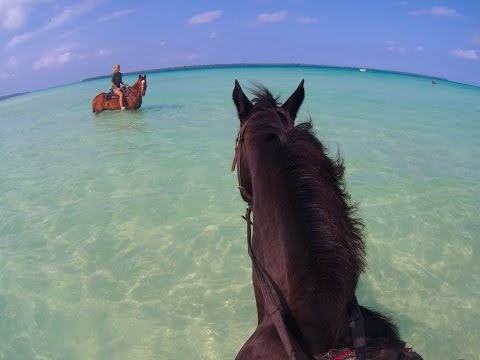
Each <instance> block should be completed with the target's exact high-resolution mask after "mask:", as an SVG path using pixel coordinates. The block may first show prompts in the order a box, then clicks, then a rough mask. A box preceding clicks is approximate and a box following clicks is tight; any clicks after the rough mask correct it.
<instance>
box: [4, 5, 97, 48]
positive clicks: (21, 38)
mask: <svg viewBox="0 0 480 360" xmlns="http://www.w3.org/2000/svg"><path fill="white" fill-rule="evenodd" d="M0 1H5V0H0ZM7 1H8V0H7ZM102 1H103V0H84V1H83V2H81V3H80V4H77V5H75V6H71V7H67V8H65V9H64V10H63V11H62V12H60V13H59V14H57V15H55V16H54V17H53V18H51V19H50V21H49V22H48V23H47V24H46V25H45V26H43V27H41V28H39V29H37V30H35V31H32V32H28V33H24V34H21V35H16V36H14V37H13V38H12V39H10V41H9V42H8V43H7V45H6V46H5V48H7V49H10V48H13V47H15V46H17V45H18V44H21V43H23V42H26V41H28V40H30V39H32V38H33V37H35V36H37V35H38V34H41V33H43V32H47V31H50V30H52V29H55V28H57V27H60V26H62V25H63V24H65V23H66V22H68V21H69V20H71V19H73V18H75V17H76V16H79V15H82V14H84V13H85V12H88V11H90V10H92V9H93V8H95V7H96V6H98V5H99V4H100V3H101V2H102Z"/></svg>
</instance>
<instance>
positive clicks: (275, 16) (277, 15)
mask: <svg viewBox="0 0 480 360" xmlns="http://www.w3.org/2000/svg"><path fill="white" fill-rule="evenodd" d="M287 17H288V12H287V11H276V12H273V13H269V14H260V15H258V16H257V23H259V24H265V23H272V22H281V21H284V20H286V19H287Z"/></svg>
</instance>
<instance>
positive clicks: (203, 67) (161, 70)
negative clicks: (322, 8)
mask: <svg viewBox="0 0 480 360" xmlns="http://www.w3.org/2000/svg"><path fill="white" fill-rule="evenodd" d="M272 67H276V68H299V67H302V68H314V69H337V70H355V71H359V69H360V68H359V67H356V66H335V65H312V64H296V63H291V64H281V63H272V64H261V63H260V64H255V63H252V64H211V65H186V66H173V67H167V68H159V69H148V70H137V71H129V72H124V73H122V74H123V75H135V74H153V73H165V72H175V71H190V70H206V69H232V68H272ZM365 69H366V70H367V71H366V72H376V73H388V74H397V75H406V76H412V77H418V78H423V79H430V80H443V81H449V80H448V79H446V78H441V77H437V76H430V75H424V74H415V73H409V72H402V71H394V70H382V69H373V68H368V67H366V68H365ZM111 76H112V75H111V74H108V75H99V76H94V77H90V78H86V79H83V80H82V82H86V81H93V80H100V79H108V78H109V77H111ZM465 85H468V84H465Z"/></svg>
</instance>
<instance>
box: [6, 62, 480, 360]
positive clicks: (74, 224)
mask: <svg viewBox="0 0 480 360" xmlns="http://www.w3.org/2000/svg"><path fill="white" fill-rule="evenodd" d="M302 78H305V81H306V82H305V87H306V100H305V102H304V105H303V107H302V109H301V112H300V114H299V119H304V120H306V119H308V118H309V117H311V118H312V120H313V122H314V125H315V128H316V129H317V135H318V136H319V137H320V138H321V139H322V140H323V141H324V142H325V143H326V144H328V145H329V147H330V148H331V149H332V153H333V154H335V153H336V151H337V148H339V149H340V151H341V153H342V154H343V155H344V157H345V160H346V166H347V184H348V188H349V190H350V192H351V195H352V198H353V199H354V200H356V201H358V202H359V205H360V214H361V215H362V217H363V218H364V220H365V223H366V226H367V227H366V232H367V244H368V263H369V268H368V270H367V272H366V274H365V275H364V276H363V277H362V280H361V283H360V288H359V301H360V302H361V303H362V304H364V305H367V306H371V307H374V308H377V309H379V310H382V311H384V312H386V313H387V314H389V315H391V316H392V317H393V318H394V319H395V320H396V321H397V323H398V325H399V327H400V330H401V333H402V336H403V338H404V339H405V340H406V341H407V342H409V343H410V344H412V345H413V346H414V347H415V349H416V350H417V351H418V352H420V353H422V354H423V355H424V358H425V359H460V358H464V359H474V358H475V357H476V355H475V354H476V353H477V346H476V342H477V341H478V340H477V339H478V336H479V330H478V323H479V322H480V290H479V289H480V265H479V251H480V242H479V241H478V234H479V233H480V226H479V218H480V216H479V215H480V166H479V165H480V160H479V159H480V125H479V122H478V119H480V89H479V88H474V87H468V86H463V85H459V84H454V83H449V82H442V81H438V82H437V85H432V84H431V83H430V81H429V80H428V79H423V78H415V77H408V76H400V75H394V74H386V73H369V72H367V73H360V72H354V71H349V70H337V69H318V68H262V69H255V68H234V69H210V70H193V71H181V72H170V73H157V74H149V75H148V91H147V95H146V97H145V98H144V103H143V106H142V108H141V109H140V110H139V111H137V112H135V113H132V112H104V113H102V114H101V115H99V116H95V115H94V114H92V113H91V109H90V101H91V99H92V98H93V96H94V95H96V94H97V93H98V92H100V91H102V90H105V89H107V88H108V80H102V81H92V82H87V83H80V84H74V85H69V86H64V87H58V88H54V89H49V90H45V91H40V92H35V93H32V94H29V95H25V96H21V97H17V98H11V99H8V100H5V101H2V102H0V158H1V162H0V175H1V176H0V193H1V199H2V201H1V202H0V215H1V219H2V221H1V222H0V339H1V340H0V359H182V358H188V357H191V356H194V357H195V358H199V359H228V358H233V357H234V356H235V354H236V352H237V351H238V349H239V348H240V347H241V345H242V344H243V343H244V341H245V340H246V339H247V338H248V336H249V335H250V333H251V331H252V330H253V328H254V327H255V323H256V310H255V304H254V298H253V293H252V289H251V280H250V272H251V270H250V261H249V259H248V255H247V252H246V244H245V225H244V221H243V220H242V219H241V218H240V214H242V213H243V211H244V208H245V205H244V203H243V202H242V200H241V199H240V196H239V194H238V192H237V190H236V186H237V182H236V177H235V174H232V173H230V171H229V168H230V164H231V160H232V156H233V145H234V140H235V135H236V130H237V128H238V120H237V119H236V113H235V109H234V106H233V103H232V101H231V92H232V89H233V81H234V79H239V80H240V82H241V84H242V85H243V86H244V88H245V87H248V81H249V80H257V81H260V82H262V83H263V84H264V85H267V86H268V87H270V88H271V89H272V91H273V92H274V93H279V94H281V95H283V96H282V99H285V98H286V97H287V96H289V95H290V93H291V92H292V91H293V90H294V89H295V88H296V86H297V85H298V83H299V81H300V80H301V79H302ZM126 81H127V82H129V83H131V84H132V83H133V82H134V81H135V77H127V78H126Z"/></svg>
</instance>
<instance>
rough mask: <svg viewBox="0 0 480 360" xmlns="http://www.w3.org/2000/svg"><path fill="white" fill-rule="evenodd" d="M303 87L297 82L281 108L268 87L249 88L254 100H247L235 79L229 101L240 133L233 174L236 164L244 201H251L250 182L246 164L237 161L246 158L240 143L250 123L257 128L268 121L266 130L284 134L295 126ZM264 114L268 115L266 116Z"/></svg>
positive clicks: (277, 98)
mask: <svg viewBox="0 0 480 360" xmlns="http://www.w3.org/2000/svg"><path fill="white" fill-rule="evenodd" d="M303 84H304V80H302V81H301V82H300V84H299V85H298V87H297V89H296V90H295V91H294V92H293V94H292V95H291V96H290V97H289V98H288V100H287V101H285V103H284V104H283V105H280V103H279V101H278V100H279V97H278V96H277V97H275V96H273V95H272V94H271V93H270V91H269V90H268V89H267V88H265V87H264V86H261V85H257V86H256V88H255V89H252V92H253V94H254V95H255V98H254V99H253V100H252V101H250V100H249V99H248V97H247V96H246V95H245V93H244V92H243V90H242V88H241V86H240V84H239V82H238V81H237V80H235V87H234V89H233V94H232V98H233V102H234V103H235V107H236V108H237V113H238V118H239V120H240V131H239V133H238V137H237V142H236V146H235V157H234V160H233V164H232V171H234V170H235V166H236V164H237V162H238V163H239V164H238V166H239V170H238V172H237V175H238V181H239V187H240V192H241V194H242V197H243V199H244V200H245V201H246V202H250V201H249V195H248V194H251V179H250V173H249V167H248V165H247V161H240V159H242V158H245V157H244V156H242V151H244V147H242V143H243V142H244V138H245V134H246V133H247V132H249V131H250V130H251V129H252V127H250V126H249V124H251V123H253V124H254V125H259V122H264V121H265V120H266V119H267V122H268V123H267V124H266V125H267V127H268V128H271V127H274V128H277V131H283V132H286V131H289V130H291V129H292V128H293V127H294V123H295V118H296V116H297V113H298V110H299V109H300V106H301V105H302V102H303V99H304V97H305V90H304V88H303ZM266 113H267V114H268V116H265V114H266ZM247 136H248V135H247Z"/></svg>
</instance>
